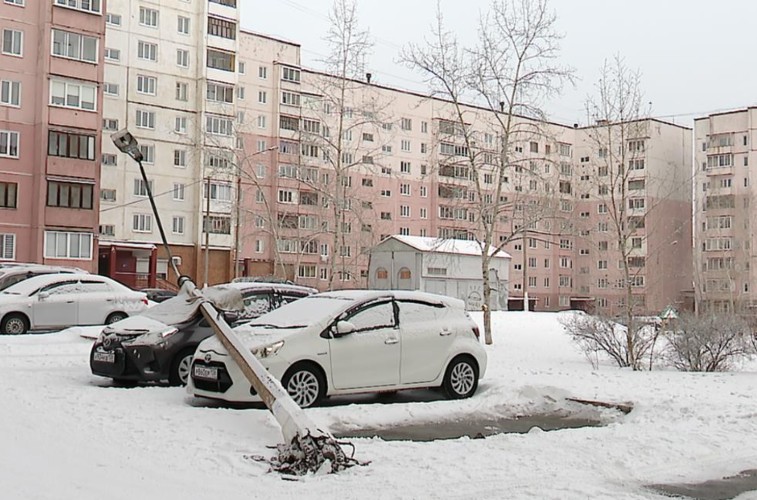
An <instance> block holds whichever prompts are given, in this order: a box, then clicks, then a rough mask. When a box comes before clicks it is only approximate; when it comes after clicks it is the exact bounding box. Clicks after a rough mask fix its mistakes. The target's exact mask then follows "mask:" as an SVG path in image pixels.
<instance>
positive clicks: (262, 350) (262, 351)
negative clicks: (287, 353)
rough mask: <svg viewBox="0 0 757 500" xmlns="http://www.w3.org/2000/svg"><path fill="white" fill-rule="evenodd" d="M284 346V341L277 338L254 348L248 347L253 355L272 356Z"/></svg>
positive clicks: (259, 356)
mask: <svg viewBox="0 0 757 500" xmlns="http://www.w3.org/2000/svg"><path fill="white" fill-rule="evenodd" d="M283 346H284V341H283V340H279V341H278V342H276V343H274V344H271V345H267V346H263V347H256V348H255V349H250V352H252V354H253V356H256V357H258V358H267V357H268V356H273V355H274V354H276V353H277V352H279V350H280V349H281V348H282V347H283Z"/></svg>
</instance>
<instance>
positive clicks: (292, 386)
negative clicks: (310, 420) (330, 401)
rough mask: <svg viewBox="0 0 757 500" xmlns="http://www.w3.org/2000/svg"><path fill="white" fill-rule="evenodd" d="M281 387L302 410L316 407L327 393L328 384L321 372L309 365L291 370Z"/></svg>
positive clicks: (294, 367)
mask: <svg viewBox="0 0 757 500" xmlns="http://www.w3.org/2000/svg"><path fill="white" fill-rule="evenodd" d="M281 385H282V386H284V390H285V391H287V392H288V393H289V395H290V396H291V397H292V399H293V400H294V402H295V403H297V404H298V405H299V406H300V407H301V408H309V407H311V406H314V405H315V404H317V403H318V402H319V401H320V400H321V399H322V398H323V395H324V393H325V392H326V382H325V380H324V378H323V375H322V374H321V371H320V370H319V369H318V368H316V367H315V366H313V365H312V364H309V363H308V364H301V365H295V366H293V367H292V368H290V369H289V371H287V373H286V374H285V375H284V378H283V379H282V380H281Z"/></svg>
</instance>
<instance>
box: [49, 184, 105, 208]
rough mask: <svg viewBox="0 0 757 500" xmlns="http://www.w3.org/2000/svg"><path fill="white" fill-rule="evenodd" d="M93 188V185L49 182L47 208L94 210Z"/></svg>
mask: <svg viewBox="0 0 757 500" xmlns="http://www.w3.org/2000/svg"><path fill="white" fill-rule="evenodd" d="M93 188H94V186H93V185H92V184H76V183H72V182H54V181H48V183H47V206H48V207H63V208H83V209H85V210H92V192H93Z"/></svg>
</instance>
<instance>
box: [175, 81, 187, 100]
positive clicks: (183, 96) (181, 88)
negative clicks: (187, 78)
mask: <svg viewBox="0 0 757 500" xmlns="http://www.w3.org/2000/svg"><path fill="white" fill-rule="evenodd" d="M188 88H189V86H188V85H187V84H186V83H183V82H176V100H177V101H187V99H188V98H187V93H188Z"/></svg>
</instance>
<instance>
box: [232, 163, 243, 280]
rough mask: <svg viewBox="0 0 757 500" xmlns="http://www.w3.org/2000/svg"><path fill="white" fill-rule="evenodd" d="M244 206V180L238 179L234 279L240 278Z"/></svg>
mask: <svg viewBox="0 0 757 500" xmlns="http://www.w3.org/2000/svg"><path fill="white" fill-rule="evenodd" d="M241 204H242V178H241V177H237V207H236V209H237V210H236V212H237V214H236V222H235V223H234V226H235V227H234V261H233V262H234V277H235V278H238V277H239V243H240V241H239V228H240V226H241V224H240V222H239V217H240V215H241V212H242V210H241V207H240V205H241Z"/></svg>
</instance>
